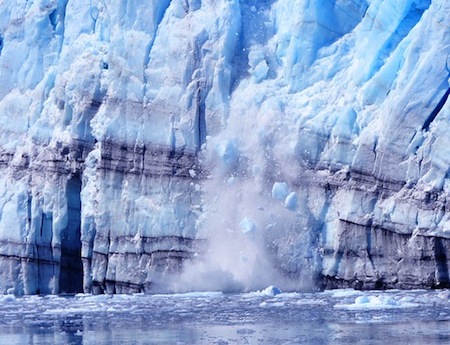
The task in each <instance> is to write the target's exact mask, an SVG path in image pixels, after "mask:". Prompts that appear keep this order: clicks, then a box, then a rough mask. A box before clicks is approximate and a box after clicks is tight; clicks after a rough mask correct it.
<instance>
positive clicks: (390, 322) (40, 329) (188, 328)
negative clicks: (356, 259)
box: [0, 287, 450, 345]
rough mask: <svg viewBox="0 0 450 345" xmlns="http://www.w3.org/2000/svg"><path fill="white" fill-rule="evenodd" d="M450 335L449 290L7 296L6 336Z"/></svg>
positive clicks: (332, 338)
mask: <svg viewBox="0 0 450 345" xmlns="http://www.w3.org/2000/svg"><path fill="white" fill-rule="evenodd" d="M448 343H450V291H448V290H435V291H425V290H415V291H399V290H391V291H365V292H364V291H355V290H332V291H326V292H301V293H300V292H289V293H285V292H282V291H280V290H279V289H277V288H275V287H269V288H267V289H265V290H262V291H254V292H249V293H240V294H227V293H222V292H197V293H185V294H160V295H144V294H133V295H96V296H94V295H89V294H77V295H74V296H55V295H47V296H24V297H15V296H12V295H4V296H1V297H0V344H97V345H100V344H121V345H125V344H220V345H225V344H352V345H353V344H383V345H386V344H448Z"/></svg>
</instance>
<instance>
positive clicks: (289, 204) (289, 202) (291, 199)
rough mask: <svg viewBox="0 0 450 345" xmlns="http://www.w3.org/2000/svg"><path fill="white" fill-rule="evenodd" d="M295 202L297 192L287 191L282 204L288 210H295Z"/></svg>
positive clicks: (296, 202)
mask: <svg viewBox="0 0 450 345" xmlns="http://www.w3.org/2000/svg"><path fill="white" fill-rule="evenodd" d="M297 204H298V198H297V194H296V193H295V192H292V193H289V195H288V196H287V197H286V200H284V206H285V207H286V208H287V209H288V210H290V211H295V209H296V208H297Z"/></svg>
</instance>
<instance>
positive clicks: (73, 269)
mask: <svg viewBox="0 0 450 345" xmlns="http://www.w3.org/2000/svg"><path fill="white" fill-rule="evenodd" d="M80 192H81V179H80V176H79V175H74V176H72V177H71V178H70V179H69V181H68V182H67V188H66V194H67V208H68V210H67V217H68V221H67V226H66V228H65V229H64V230H63V231H62V232H61V264H60V275H59V292H60V293H77V292H82V291H83V264H82V262H81V198H80Z"/></svg>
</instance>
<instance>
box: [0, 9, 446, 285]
mask: <svg viewBox="0 0 450 345" xmlns="http://www.w3.org/2000/svg"><path fill="white" fill-rule="evenodd" d="M449 19H450V5H449V4H448V1H446V0H433V1H432V0H417V1H413V0H395V1H394V0H360V1H341V0H333V1H329V0H327V1H324V0H316V1H306V0H304V1H303V0H298V1H293V0H289V1H288V0H278V1H276V0H265V1H252V0H247V1H237V0H219V1H212V0H203V1H200V0H164V1H161V0H152V1H132V2H130V1H124V0H123V1H120V0H114V1H103V0H89V1H83V0H80V1H72V0H41V1H31V0H29V1H26V2H17V1H9V0H4V1H3V2H2V5H1V6H0V132H1V136H0V170H1V176H2V178H1V179H0V241H1V245H0V291H3V292H8V291H9V292H14V293H16V294H23V293H27V294H31V293H57V292H75V291H80V290H82V289H83V290H84V291H93V292H95V293H101V292H127V291H156V290H160V289H175V290H183V289H194V288H195V289H251V288H262V287H265V286H267V285H270V284H278V285H280V286H283V287H285V288H305V287H306V288H311V287H336V286H355V287H361V288H370V287H433V286H446V285H448V284H449V272H448V264H449V263H448V259H447V257H448V255H449V251H448V250H449V247H450V242H449V238H450V235H449V231H450V220H449V216H448V214H447V209H448V205H447V199H448V194H449V183H448V181H449V179H448V169H449V163H450V153H449V151H447V147H448V146H449V145H448V144H449V143H448V141H449V140H447V139H446V138H447V135H446V133H447V131H448V128H449V119H450V106H449V101H448V96H449V92H450V91H449V90H450V86H449V83H450V81H449V78H450V58H449V56H450V41H449V40H450V38H449V37H450V26H449V25H448V23H449ZM181 271H183V272H182V273H179V275H176V278H175V279H174V278H173V275H170V274H169V273H170V272H181ZM81 280H82V281H81Z"/></svg>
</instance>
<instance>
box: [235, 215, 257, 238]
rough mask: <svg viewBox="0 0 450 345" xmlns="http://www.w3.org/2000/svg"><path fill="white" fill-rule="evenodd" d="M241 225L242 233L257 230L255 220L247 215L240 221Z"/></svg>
mask: <svg viewBox="0 0 450 345" xmlns="http://www.w3.org/2000/svg"><path fill="white" fill-rule="evenodd" d="M239 227H240V228H241V230H242V233H243V234H244V235H245V234H251V233H253V232H255V231H256V225H255V223H253V221H252V220H251V219H250V218H247V217H245V218H244V219H243V220H242V221H241V222H240V223H239Z"/></svg>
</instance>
